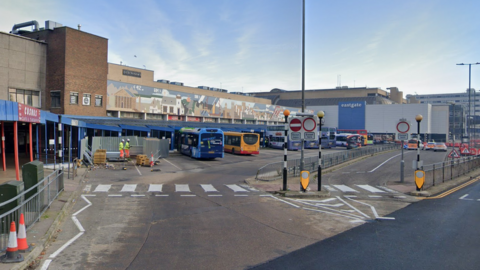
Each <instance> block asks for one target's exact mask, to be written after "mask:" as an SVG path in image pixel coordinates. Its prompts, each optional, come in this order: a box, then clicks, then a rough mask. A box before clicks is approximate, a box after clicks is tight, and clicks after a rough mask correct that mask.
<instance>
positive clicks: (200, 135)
mask: <svg viewBox="0 0 480 270" xmlns="http://www.w3.org/2000/svg"><path fill="white" fill-rule="evenodd" d="M223 142H224V137H223V131H222V130H221V129H218V128H182V129H180V152H181V153H182V154H184V155H187V156H189V157H192V158H205V159H213V158H223V155H224V154H223Z"/></svg>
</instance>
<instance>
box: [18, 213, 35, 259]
mask: <svg viewBox="0 0 480 270" xmlns="http://www.w3.org/2000/svg"><path fill="white" fill-rule="evenodd" d="M17 244H18V251H19V252H21V253H25V252H30V251H32V247H29V246H28V243H27V230H25V219H24V218H23V213H22V214H20V223H19V224H18V238H17Z"/></svg>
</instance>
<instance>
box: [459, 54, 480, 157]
mask: <svg viewBox="0 0 480 270" xmlns="http://www.w3.org/2000/svg"><path fill="white" fill-rule="evenodd" d="M457 65H458V66H466V65H468V118H467V133H468V146H469V147H470V128H471V127H470V126H471V125H470V121H471V120H470V115H471V109H470V104H471V101H470V96H471V85H470V82H471V76H472V65H480V63H479V62H477V63H469V64H464V63H460V64H457Z"/></svg>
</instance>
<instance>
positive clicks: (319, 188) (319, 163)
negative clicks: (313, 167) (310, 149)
mask: <svg viewBox="0 0 480 270" xmlns="http://www.w3.org/2000/svg"><path fill="white" fill-rule="evenodd" d="M317 116H318V125H319V127H320V132H319V134H318V176H317V180H318V181H317V182H318V188H317V190H318V191H322V120H323V117H324V116H325V112H323V111H319V112H318V113H317Z"/></svg>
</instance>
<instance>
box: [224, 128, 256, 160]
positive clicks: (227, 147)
mask: <svg viewBox="0 0 480 270" xmlns="http://www.w3.org/2000/svg"><path fill="white" fill-rule="evenodd" d="M223 136H225V139H224V146H223V151H224V152H228V153H232V154H242V155H258V154H259V153H260V135H259V134H256V133H241V132H229V131H226V132H224V133H223Z"/></svg>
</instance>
